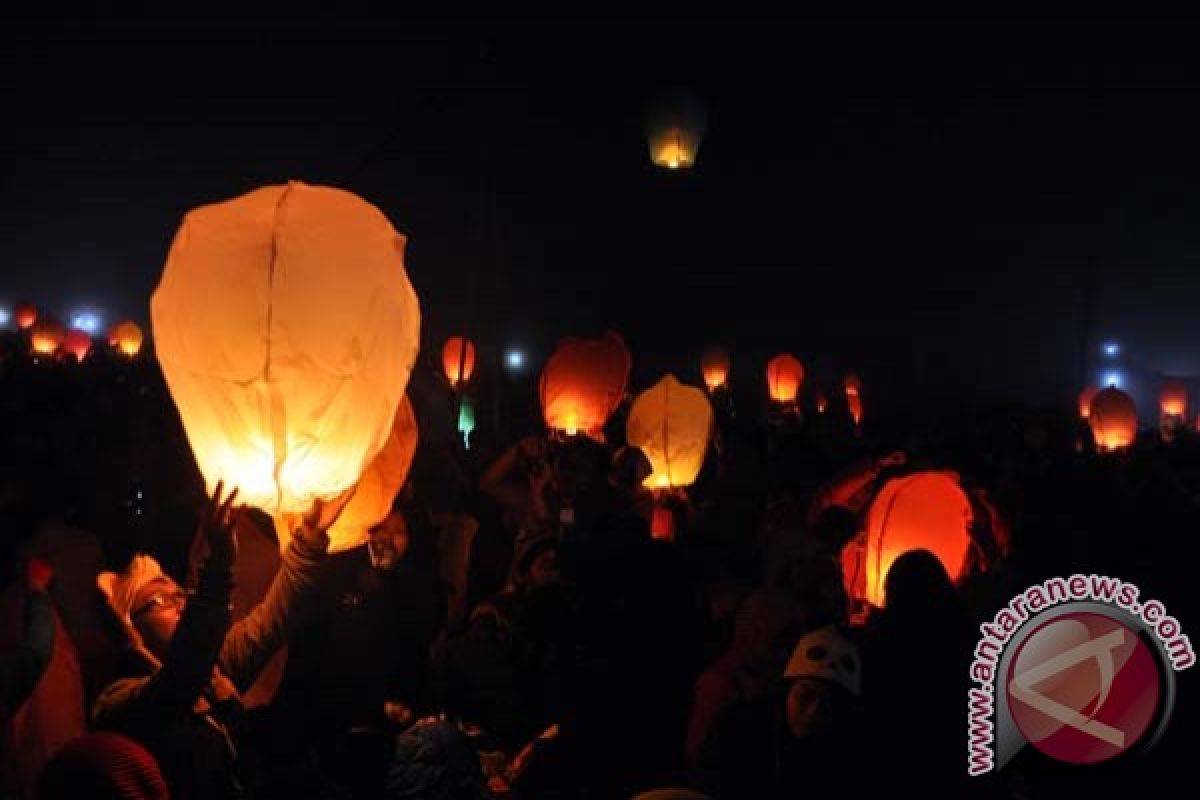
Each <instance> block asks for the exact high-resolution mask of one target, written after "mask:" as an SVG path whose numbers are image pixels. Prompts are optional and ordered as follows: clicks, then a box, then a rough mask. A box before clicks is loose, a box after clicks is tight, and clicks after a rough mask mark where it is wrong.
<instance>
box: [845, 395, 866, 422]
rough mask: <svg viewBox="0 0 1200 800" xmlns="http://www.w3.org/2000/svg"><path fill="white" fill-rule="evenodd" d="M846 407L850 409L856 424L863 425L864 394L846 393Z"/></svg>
mask: <svg viewBox="0 0 1200 800" xmlns="http://www.w3.org/2000/svg"><path fill="white" fill-rule="evenodd" d="M846 408H848V409H849V410H850V417H851V418H852V419H853V420H854V424H855V425H862V421H863V401H862V395H860V394H858V393H857V392H855V393H854V394H850V393H848V392H847V394H846Z"/></svg>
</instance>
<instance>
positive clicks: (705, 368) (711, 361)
mask: <svg viewBox="0 0 1200 800" xmlns="http://www.w3.org/2000/svg"><path fill="white" fill-rule="evenodd" d="M700 371H701V373H703V375H704V385H705V386H707V387H708V390H709V391H710V392H715V391H717V390H718V389H724V388H725V383H726V382H727V381H728V380H729V351H728V350H726V349H724V348H722V347H713V348H711V349H709V350H708V351H706V352H705V353H704V357H703V358H701V359H700Z"/></svg>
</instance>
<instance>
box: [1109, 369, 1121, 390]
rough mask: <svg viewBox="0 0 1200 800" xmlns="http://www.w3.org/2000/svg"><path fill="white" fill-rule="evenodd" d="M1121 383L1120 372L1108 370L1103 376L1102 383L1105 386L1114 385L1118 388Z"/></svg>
mask: <svg viewBox="0 0 1200 800" xmlns="http://www.w3.org/2000/svg"><path fill="white" fill-rule="evenodd" d="M1122 383H1123V381H1122V380H1121V373H1119V372H1109V373H1107V374H1105V376H1104V385H1105V386H1106V387H1108V386H1115V387H1117V388H1118V389H1120V388H1121V384H1122Z"/></svg>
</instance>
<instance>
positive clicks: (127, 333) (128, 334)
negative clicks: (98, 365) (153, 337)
mask: <svg viewBox="0 0 1200 800" xmlns="http://www.w3.org/2000/svg"><path fill="white" fill-rule="evenodd" d="M142 340H143V336H142V329H141V327H139V326H138V324H137V323H136V322H134V321H133V320H128V319H127V320H125V321H124V322H118V323H117V324H116V325H114V326H113V327H112V330H110V331H109V332H108V343H109V345H110V346H111V347H112V348H113V349H114V350H116V351H117V352H118V353H120V354H121V355H123V356H126V357H127V358H133V357H134V356H136V355H137V354H138V353H139V352H140V351H141V349H142Z"/></svg>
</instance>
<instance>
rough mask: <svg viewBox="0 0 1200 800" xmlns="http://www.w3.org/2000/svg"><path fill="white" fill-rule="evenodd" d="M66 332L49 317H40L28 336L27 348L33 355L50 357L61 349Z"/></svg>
mask: <svg viewBox="0 0 1200 800" xmlns="http://www.w3.org/2000/svg"><path fill="white" fill-rule="evenodd" d="M66 335H67V332H66V331H65V330H64V329H63V326H62V324H61V323H59V322H58V321H57V320H55V319H51V318H50V317H42V318H41V319H40V320H39V321H38V322H37V323H35V324H34V326H33V330H32V331H31V333H30V336H29V346H30V348H31V349H32V350H33V352H34V354H35V355H39V356H52V355H54V354H55V353H57V352H58V348H60V347H62V343H63V339H65V338H66Z"/></svg>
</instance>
